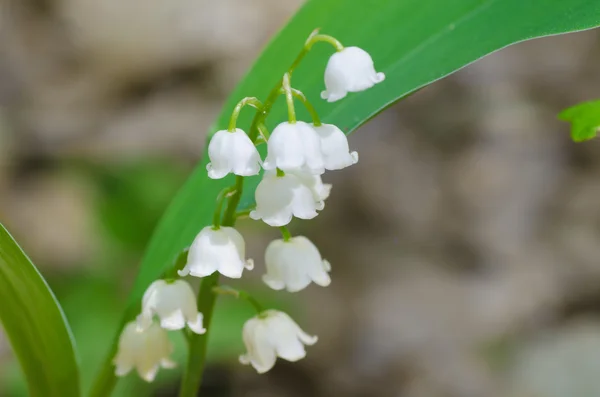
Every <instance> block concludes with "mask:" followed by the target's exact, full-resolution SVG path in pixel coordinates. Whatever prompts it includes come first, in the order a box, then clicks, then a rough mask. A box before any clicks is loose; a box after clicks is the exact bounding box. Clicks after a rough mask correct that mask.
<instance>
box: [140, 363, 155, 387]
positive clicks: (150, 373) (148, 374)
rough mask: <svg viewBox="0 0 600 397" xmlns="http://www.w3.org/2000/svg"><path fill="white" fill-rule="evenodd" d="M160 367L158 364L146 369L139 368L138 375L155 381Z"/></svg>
mask: <svg viewBox="0 0 600 397" xmlns="http://www.w3.org/2000/svg"><path fill="white" fill-rule="evenodd" d="M159 367H160V366H159V364H156V365H153V366H151V367H148V368H144V369H140V368H138V375H139V376H140V378H142V379H143V380H145V381H146V382H148V383H150V382H152V381H154V378H156V374H157V373H158V369H159Z"/></svg>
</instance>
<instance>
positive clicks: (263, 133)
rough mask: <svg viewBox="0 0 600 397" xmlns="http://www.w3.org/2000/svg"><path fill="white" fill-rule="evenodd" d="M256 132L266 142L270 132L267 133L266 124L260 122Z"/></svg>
mask: <svg viewBox="0 0 600 397" xmlns="http://www.w3.org/2000/svg"><path fill="white" fill-rule="evenodd" d="M257 128H258V133H259V135H260V136H261V137H262V139H263V140H264V141H265V142H267V141H268V140H269V137H270V136H271V134H269V130H268V129H267V126H266V125H265V124H264V123H260V124H259V125H258V126H257Z"/></svg>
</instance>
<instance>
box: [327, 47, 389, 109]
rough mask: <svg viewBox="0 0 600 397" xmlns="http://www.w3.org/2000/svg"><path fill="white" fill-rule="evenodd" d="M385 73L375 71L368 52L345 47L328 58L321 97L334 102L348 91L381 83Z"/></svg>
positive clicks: (362, 89)
mask: <svg viewBox="0 0 600 397" xmlns="http://www.w3.org/2000/svg"><path fill="white" fill-rule="evenodd" d="M384 79H385V74H383V73H377V72H376V71H375V66H374V65H373V59H371V56H370V55H369V53H367V52H366V51H365V50H363V49H360V48H358V47H346V48H344V49H343V50H341V51H338V52H336V53H335V54H333V55H332V56H331V58H329V62H327V67H326V68H325V88H326V89H325V91H323V92H322V93H321V98H323V99H327V102H335V101H339V100H340V99H342V98H344V97H345V96H346V94H347V93H349V92H359V91H364V90H366V89H368V88H371V87H373V86H374V85H375V84H377V83H381V82H382V81H383V80H384Z"/></svg>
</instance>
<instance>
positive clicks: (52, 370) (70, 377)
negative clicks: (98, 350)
mask: <svg viewBox="0 0 600 397" xmlns="http://www.w3.org/2000/svg"><path fill="white" fill-rule="evenodd" d="M0 302H2V303H1V304H0V321H1V322H2V326H3V327H4V331H5V332H6V335H7V336H8V339H9V341H10V344H11V346H12V349H13V351H14V353H15V355H16V357H17V359H18V360H19V364H20V365H21V368H22V370H23V372H24V374H25V378H26V379H27V384H28V388H29V395H30V396H32V397H77V396H79V395H80V394H79V393H80V391H79V372H78V368H77V360H76V357H75V350H74V344H73V338H72V336H71V332H70V330H69V326H68V324H67V320H66V318H65V316H64V314H63V312H62V309H61V308H60V305H59V304H58V302H57V301H56V298H55V297H54V294H53V293H52V291H51V290H50V288H49V287H48V284H46V281H45V280H44V278H43V277H42V275H41V274H40V273H39V272H38V270H37V269H36V268H35V266H34V265H33V263H31V261H30V260H29V258H28V257H27V256H26V255H25V253H24V252H23V250H22V249H21V248H20V247H19V246H18V244H17V242H16V241H15V240H14V239H13V238H12V236H11V235H10V234H9V233H8V231H7V230H6V229H5V228H4V226H2V225H0Z"/></svg>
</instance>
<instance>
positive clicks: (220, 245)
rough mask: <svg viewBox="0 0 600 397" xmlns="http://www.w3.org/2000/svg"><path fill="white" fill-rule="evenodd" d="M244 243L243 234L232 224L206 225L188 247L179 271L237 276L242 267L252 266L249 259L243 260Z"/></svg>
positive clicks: (204, 274) (197, 274)
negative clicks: (185, 259)
mask: <svg viewBox="0 0 600 397" xmlns="http://www.w3.org/2000/svg"><path fill="white" fill-rule="evenodd" d="M245 256H246V243H245V242H244V238H243V237H242V235H241V234H240V233H239V232H238V231H237V230H235V229H234V228H232V227H227V226H221V227H219V229H216V230H215V229H214V228H213V227H212V226H207V227H205V228H204V229H202V230H201V231H200V233H198V235H197V236H196V238H195V239H194V242H193V243H192V245H191V247H190V250H189V251H188V257H187V264H186V265H185V267H184V268H183V269H182V270H180V271H179V272H178V273H179V275H180V276H181V277H183V276H187V275H188V274H190V275H192V276H195V277H206V276H208V275H211V274H213V273H214V272H219V273H221V274H222V275H223V276H225V277H229V278H240V277H242V272H243V271H244V269H248V270H251V269H252V268H253V267H254V262H253V261H252V259H248V260H246V259H245Z"/></svg>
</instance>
